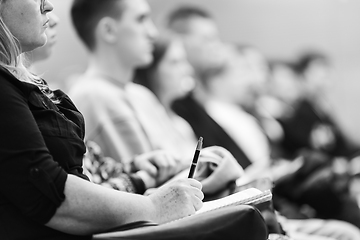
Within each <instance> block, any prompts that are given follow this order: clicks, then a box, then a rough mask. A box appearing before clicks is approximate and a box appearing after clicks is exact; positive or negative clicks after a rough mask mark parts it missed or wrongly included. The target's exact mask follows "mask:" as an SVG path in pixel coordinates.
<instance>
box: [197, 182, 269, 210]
mask: <svg viewBox="0 0 360 240" xmlns="http://www.w3.org/2000/svg"><path fill="white" fill-rule="evenodd" d="M271 199H272V194H271V191H270V190H265V191H261V190H259V189H257V188H248V189H245V190H242V191H239V192H236V193H234V194H231V195H229V196H226V197H223V198H220V199H216V200H212V201H208V202H204V205H203V207H202V208H201V209H200V210H198V211H197V212H196V214H199V213H203V212H207V211H211V210H214V209H218V208H221V207H226V206H231V205H241V204H248V205H256V204H260V203H263V202H267V201H270V200H271Z"/></svg>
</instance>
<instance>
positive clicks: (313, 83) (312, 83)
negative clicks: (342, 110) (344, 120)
mask: <svg viewBox="0 0 360 240" xmlns="http://www.w3.org/2000/svg"><path fill="white" fill-rule="evenodd" d="M284 67H288V71H289V72H292V73H291V74H292V75H293V77H292V78H287V79H285V78H283V79H282V80H283V81H281V80H280V79H278V78H279V77H281V75H280V74H279V73H280V71H281V69H283V68H284ZM330 67H331V66H330V63H329V60H328V58H327V57H326V56H325V55H323V54H321V53H317V52H308V53H304V54H302V55H301V56H299V58H298V59H297V60H296V61H294V63H293V64H288V65H284V64H283V65H281V62H279V63H278V64H276V63H275V64H273V67H272V77H271V78H270V79H269V83H268V85H269V88H270V91H269V93H270V94H272V97H275V98H276V99H277V100H280V101H281V102H282V103H283V105H284V106H283V109H284V110H283V111H282V114H278V115H277V116H276V118H277V119H278V121H279V122H280V123H281V126H282V128H283V131H284V136H283V138H282V141H281V142H280V147H281V148H282V149H283V152H284V155H285V156H290V157H294V156H296V155H297V154H298V153H299V152H300V151H301V150H302V149H310V150H315V151H322V152H324V153H326V154H328V155H329V156H330V157H352V156H353V155H354V154H355V153H356V152H357V151H358V150H359V147H358V146H356V145H355V144H354V143H353V142H352V141H351V140H350V139H349V138H348V136H346V135H345V134H344V132H343V130H342V129H341V127H340V126H339V124H338V123H337V121H336V119H335V117H334V113H333V109H332V107H331V106H330V104H329V101H328V100H327V99H326V96H325V92H324V90H325V89H326V85H327V84H328V83H329V81H330V78H329V76H330V75H329V73H330V71H331V69H330ZM285 81H286V82H285ZM280 82H281V83H280ZM279 84H282V85H284V84H286V85H290V84H292V85H293V86H296V89H298V90H297V94H294V96H293V97H291V98H290V99H289V97H287V96H289V93H285V92H284V91H282V90H281V89H283V88H282V87H280V86H279ZM265 106H266V105H265ZM295 126H296V127H295Z"/></svg>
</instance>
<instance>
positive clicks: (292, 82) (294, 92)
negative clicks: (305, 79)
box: [269, 65, 303, 103]
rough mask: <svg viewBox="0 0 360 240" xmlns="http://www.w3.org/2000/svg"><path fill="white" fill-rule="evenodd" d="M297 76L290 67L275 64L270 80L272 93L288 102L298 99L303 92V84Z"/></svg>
mask: <svg viewBox="0 0 360 240" xmlns="http://www.w3.org/2000/svg"><path fill="white" fill-rule="evenodd" d="M297 77H298V76H297V75H296V74H295V73H294V72H293V71H292V69H290V68H289V67H287V66H285V65H277V66H275V67H274V69H273V71H272V77H271V81H270V82H269V92H270V94H271V95H273V96H275V97H276V98H278V99H280V100H282V101H285V102H288V103H292V102H294V101H296V100H298V99H299V98H300V97H301V96H302V94H303V91H302V90H303V86H302V85H301V83H300V81H299V79H297Z"/></svg>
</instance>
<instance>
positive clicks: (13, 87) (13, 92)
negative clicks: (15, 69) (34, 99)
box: [0, 67, 38, 99]
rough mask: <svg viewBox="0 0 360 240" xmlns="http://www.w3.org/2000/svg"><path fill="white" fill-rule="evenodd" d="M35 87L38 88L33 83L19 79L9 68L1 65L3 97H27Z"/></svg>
mask: <svg viewBox="0 0 360 240" xmlns="http://www.w3.org/2000/svg"><path fill="white" fill-rule="evenodd" d="M34 89H38V88H37V87H36V86H35V85H33V84H30V83H25V82H22V81H20V80H18V79H17V78H16V77H15V76H14V75H12V74H11V73H10V72H9V71H8V70H6V69H5V68H3V67H0V97H1V98H2V99H3V98H9V97H15V96H21V97H24V98H27V97H28V96H29V95H30V93H31V92H32V91H33V90H34Z"/></svg>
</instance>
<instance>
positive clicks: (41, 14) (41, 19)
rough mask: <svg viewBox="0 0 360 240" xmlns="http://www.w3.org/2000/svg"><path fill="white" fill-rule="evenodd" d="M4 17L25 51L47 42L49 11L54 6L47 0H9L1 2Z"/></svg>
mask: <svg viewBox="0 0 360 240" xmlns="http://www.w3.org/2000/svg"><path fill="white" fill-rule="evenodd" d="M1 8H2V19H3V21H4V23H5V25H6V26H7V27H8V28H9V30H10V32H11V33H12V34H13V35H14V36H15V37H16V38H17V39H18V40H19V42H20V45H21V49H22V51H23V52H28V51H31V50H33V49H35V48H37V47H40V46H43V45H44V44H45V43H46V34H45V30H46V28H48V26H49V23H48V21H49V20H48V17H47V16H46V15H47V13H48V12H50V11H52V9H53V6H52V5H51V3H50V2H49V1H47V0H45V1H42V0H7V1H3V3H2V4H1Z"/></svg>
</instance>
